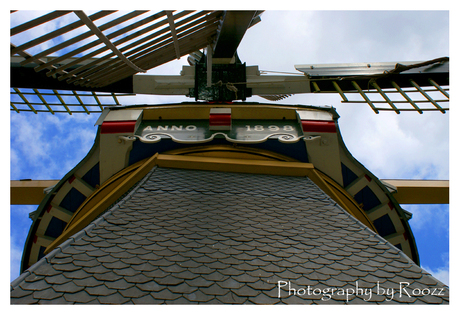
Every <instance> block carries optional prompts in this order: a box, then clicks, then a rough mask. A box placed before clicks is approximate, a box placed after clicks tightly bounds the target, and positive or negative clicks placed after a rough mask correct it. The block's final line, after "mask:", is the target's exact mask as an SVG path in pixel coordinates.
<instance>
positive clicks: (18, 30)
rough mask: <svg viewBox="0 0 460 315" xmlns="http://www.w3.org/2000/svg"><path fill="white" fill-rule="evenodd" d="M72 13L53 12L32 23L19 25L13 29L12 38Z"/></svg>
mask: <svg viewBox="0 0 460 315" xmlns="http://www.w3.org/2000/svg"><path fill="white" fill-rule="evenodd" d="M70 12H72V11H53V12H50V13H48V14H45V15H43V16H40V17H38V18H36V19H33V20H32V21H29V22H26V23H24V24H21V25H18V26H16V27H13V28H12V29H11V36H14V35H17V34H19V33H22V32H24V31H27V30H29V29H31V28H34V27H35V26H38V25H40V24H43V23H46V22H49V21H51V20H54V19H56V18H58V17H61V16H63V15H66V14H69V13H70Z"/></svg>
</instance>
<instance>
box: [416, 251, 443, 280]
mask: <svg viewBox="0 0 460 315" xmlns="http://www.w3.org/2000/svg"><path fill="white" fill-rule="evenodd" d="M441 258H442V262H443V263H444V264H443V265H442V266H441V267H438V268H430V267H428V266H424V265H422V266H421V267H422V269H425V270H426V271H427V272H428V273H430V274H431V275H432V276H433V277H435V278H436V279H438V280H439V281H441V282H442V283H444V284H445V285H447V286H449V254H448V253H445V254H444V255H442V257H441Z"/></svg>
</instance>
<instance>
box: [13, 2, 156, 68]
mask: <svg viewBox="0 0 460 315" xmlns="http://www.w3.org/2000/svg"><path fill="white" fill-rule="evenodd" d="M145 12H148V11H133V12H131V13H128V14H126V15H123V16H121V17H119V18H117V19H114V20H112V21H110V22H107V23H105V24H103V25H101V26H99V29H100V30H101V31H104V30H106V29H109V28H111V27H114V26H116V25H118V24H121V23H123V22H126V21H127V20H130V19H132V18H135V17H136V16H138V15H141V14H144V13H145ZM91 36H94V34H93V32H91V31H88V32H85V33H83V34H80V35H78V36H75V37H73V38H71V39H69V40H67V41H64V42H62V43H60V44H58V45H55V46H53V47H51V48H49V49H47V50H44V51H42V52H41V53H39V54H37V55H35V56H33V58H32V60H25V61H23V62H21V65H25V64H27V63H30V62H33V61H34V60H36V59H38V58H42V57H45V56H48V55H50V54H52V53H53V52H56V51H59V50H61V49H63V48H66V47H68V46H70V45H73V44H75V43H77V42H79V41H82V40H84V39H86V38H88V37H91ZM98 42H99V43H100V40H98ZM85 46H86V45H85ZM91 47H92V46H91ZM89 48H90V47H88V48H86V49H89ZM79 52H80V49H77V50H75V51H74V53H72V54H71V55H70V56H74V55H76V54H78V53H79ZM67 55H68V54H66V57H65V58H63V59H61V58H59V59H58V58H56V59H53V61H54V62H55V63H56V62H58V61H63V60H65V59H66V58H67ZM51 64H52V63H46V64H45V65H46V66H44V65H42V66H40V67H39V68H36V70H37V71H40V70H42V69H45V68H47V67H49V66H50V65H51Z"/></svg>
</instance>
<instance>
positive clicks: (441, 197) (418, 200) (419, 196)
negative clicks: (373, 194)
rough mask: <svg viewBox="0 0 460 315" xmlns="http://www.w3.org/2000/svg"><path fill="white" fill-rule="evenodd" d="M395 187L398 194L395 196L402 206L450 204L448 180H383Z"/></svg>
mask: <svg viewBox="0 0 460 315" xmlns="http://www.w3.org/2000/svg"><path fill="white" fill-rule="evenodd" d="M382 181H384V182H386V183H388V184H390V185H392V186H394V187H396V189H397V192H395V193H394V194H393V196H394V197H395V198H396V200H397V201H398V202H399V203H400V204H448V203H449V181H448V180H407V179H384V180H382Z"/></svg>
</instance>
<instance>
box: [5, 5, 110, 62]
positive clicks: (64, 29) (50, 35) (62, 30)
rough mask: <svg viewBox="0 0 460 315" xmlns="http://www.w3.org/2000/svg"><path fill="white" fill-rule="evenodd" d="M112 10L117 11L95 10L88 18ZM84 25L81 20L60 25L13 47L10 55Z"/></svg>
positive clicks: (107, 13) (102, 15) (103, 14)
mask: <svg viewBox="0 0 460 315" xmlns="http://www.w3.org/2000/svg"><path fill="white" fill-rule="evenodd" d="M114 12H117V11H100V12H97V13H94V14H92V15H91V16H90V19H91V20H92V21H96V20H98V19H100V18H102V17H104V16H107V15H109V14H112V13H114ZM82 25H84V24H83V22H82V21H76V22H73V23H71V24H69V25H67V26H64V27H61V28H60V29H57V30H55V31H53V32H50V33H47V34H45V35H43V36H40V37H38V38H35V39H34V40H31V41H29V42H27V43H25V44H22V45H20V46H18V47H16V48H14V49H12V50H11V55H14V54H15V53H17V52H19V51H23V50H26V49H28V48H30V47H34V46H37V45H39V44H41V43H43V42H46V41H48V40H50V39H52V38H55V37H58V36H61V35H63V34H65V33H68V32H70V31H72V30H74V29H77V28H79V27H80V26H82Z"/></svg>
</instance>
